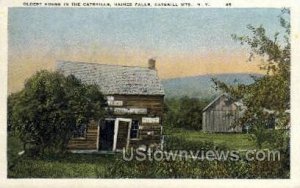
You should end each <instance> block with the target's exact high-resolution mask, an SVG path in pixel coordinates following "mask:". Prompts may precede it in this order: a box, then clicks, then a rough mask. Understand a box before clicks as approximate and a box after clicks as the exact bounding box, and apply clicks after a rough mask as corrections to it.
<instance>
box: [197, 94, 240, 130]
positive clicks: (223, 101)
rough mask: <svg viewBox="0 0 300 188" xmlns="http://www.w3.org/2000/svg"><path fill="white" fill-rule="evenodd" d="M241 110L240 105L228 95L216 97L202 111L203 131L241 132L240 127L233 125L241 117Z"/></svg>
mask: <svg viewBox="0 0 300 188" xmlns="http://www.w3.org/2000/svg"><path fill="white" fill-rule="evenodd" d="M241 108H242V105H241V103H239V102H236V101H234V100H233V99H232V98H231V97H230V96H229V95H228V94H225V93H224V94H222V95H220V96H218V97H217V98H215V99H214V100H213V101H212V102H211V103H210V104H209V105H207V106H206V107H205V108H204V109H203V114H202V129H203V131H205V132H241V131H242V127H241V126H236V124H235V122H236V120H237V119H238V118H239V117H240V116H241Z"/></svg>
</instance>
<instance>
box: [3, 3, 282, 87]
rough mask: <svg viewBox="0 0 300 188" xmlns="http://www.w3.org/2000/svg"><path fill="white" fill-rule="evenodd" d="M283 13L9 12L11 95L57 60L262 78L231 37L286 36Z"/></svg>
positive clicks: (171, 74) (171, 73)
mask: <svg viewBox="0 0 300 188" xmlns="http://www.w3.org/2000/svg"><path fill="white" fill-rule="evenodd" d="M280 14H281V10H280V9H264V8H255V9H253V8H252V9H250V8H248V9H234V8H228V9H225V8H218V9H217V8H201V9H200V8H199V9H198V8H193V9H180V8H174V9H159V8H155V9H152V8H147V9H142V8H122V9H119V8H92V9H90V8H9V11H8V38H9V44H8V51H9V54H8V61H9V67H8V68H9V69H8V82H9V91H17V90H19V89H20V88H22V86H23V83H24V80H26V78H28V77H30V76H31V75H32V74H34V73H35V72H36V71H38V70H41V69H51V70H53V67H54V64H55V62H56V61H57V60H68V61H84V62H97V63H104V64H125V65H134V66H147V60H148V59H149V58H150V57H155V58H156V59H157V63H156V64H157V70H158V74H159V76H160V78H162V79H168V78H177V77H187V76H196V75H204V74H220V73H260V72H259V71H260V70H259V67H258V64H256V63H252V64H249V63H246V59H247V54H248V53H249V49H247V48H244V47H241V45H240V44H239V43H238V42H235V41H233V40H232V38H231V34H238V35H245V34H249V31H248V30H247V28H246V27H247V25H248V24H252V25H253V26H259V25H263V26H264V27H265V28H266V31H267V33H268V35H270V36H271V35H274V33H275V32H277V31H279V32H281V31H283V30H282V28H281V27H280V24H279V19H278V16H279V15H280Z"/></svg>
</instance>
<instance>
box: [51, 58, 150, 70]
mask: <svg viewBox="0 0 300 188" xmlns="http://www.w3.org/2000/svg"><path fill="white" fill-rule="evenodd" d="M59 63H75V64H90V65H104V66H115V67H136V68H144V69H147V70H153V69H149V68H148V67H142V66H130V65H118V64H103V63H98V62H94V63H92V62H83V61H65V60H57V61H56V64H59Z"/></svg>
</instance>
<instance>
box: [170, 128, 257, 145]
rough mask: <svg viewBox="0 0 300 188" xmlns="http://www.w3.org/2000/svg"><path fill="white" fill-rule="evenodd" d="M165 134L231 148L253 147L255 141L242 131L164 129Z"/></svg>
mask: <svg viewBox="0 0 300 188" xmlns="http://www.w3.org/2000/svg"><path fill="white" fill-rule="evenodd" d="M166 134H168V135H173V136H176V137H184V138H185V139H186V140H188V141H192V142H197V141H198V142H201V141H211V142H214V144H215V145H225V146H227V147H228V148H230V149H232V150H246V149H255V148H256V145H255V142H254V141H253V140H252V139H251V135H249V134H244V133H204V132H202V131H193V130H185V129H172V130H166Z"/></svg>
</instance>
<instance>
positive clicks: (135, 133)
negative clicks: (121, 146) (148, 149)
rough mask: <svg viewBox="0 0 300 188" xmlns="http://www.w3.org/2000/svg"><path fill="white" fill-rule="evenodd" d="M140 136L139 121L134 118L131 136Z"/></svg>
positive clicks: (132, 137)
mask: <svg viewBox="0 0 300 188" xmlns="http://www.w3.org/2000/svg"><path fill="white" fill-rule="evenodd" d="M138 136H139V121H138V120H132V124H131V129H130V138H131V139H134V138H138Z"/></svg>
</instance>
